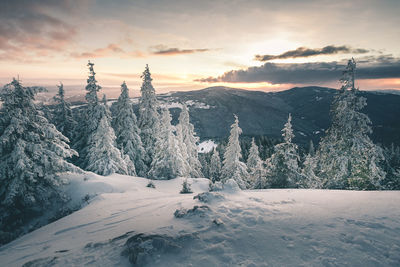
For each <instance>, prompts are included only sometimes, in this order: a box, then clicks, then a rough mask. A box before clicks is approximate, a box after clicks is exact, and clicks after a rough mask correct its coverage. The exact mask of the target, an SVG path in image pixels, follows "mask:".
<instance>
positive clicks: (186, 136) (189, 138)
mask: <svg viewBox="0 0 400 267" xmlns="http://www.w3.org/2000/svg"><path fill="white" fill-rule="evenodd" d="M176 132H177V138H178V141H179V145H180V148H181V154H182V156H183V158H184V160H185V162H186V170H185V176H189V177H193V178H199V177H202V176H203V174H202V173H201V163H200V161H199V157H198V153H197V142H198V141H199V138H198V137H197V136H196V133H195V131H194V126H193V124H191V123H190V121H189V111H188V109H187V107H186V105H185V104H183V107H182V111H181V113H180V115H179V123H178V125H177V126H176Z"/></svg>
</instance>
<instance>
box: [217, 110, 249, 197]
mask: <svg viewBox="0 0 400 267" xmlns="http://www.w3.org/2000/svg"><path fill="white" fill-rule="evenodd" d="M241 133H242V129H240V127H239V119H238V117H237V116H236V115H235V122H234V123H233V124H232V125H231V131H230V136H229V141H228V145H227V147H226V150H225V153H224V161H223V167H222V170H221V181H222V182H223V183H225V182H226V181H227V180H229V179H233V180H235V182H236V183H237V184H238V186H239V187H240V188H241V189H246V188H247V186H248V180H249V173H248V172H247V166H246V164H244V163H243V162H241V161H240V159H241V158H242V151H241V148H240V143H239V136H240V134H241Z"/></svg>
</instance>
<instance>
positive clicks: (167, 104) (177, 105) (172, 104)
mask: <svg viewBox="0 0 400 267" xmlns="http://www.w3.org/2000/svg"><path fill="white" fill-rule="evenodd" d="M160 107H161V108H168V109H170V108H179V109H182V104H181V103H178V102H165V103H161V104H160Z"/></svg>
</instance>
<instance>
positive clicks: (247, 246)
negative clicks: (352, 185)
mask: <svg viewBox="0 0 400 267" xmlns="http://www.w3.org/2000/svg"><path fill="white" fill-rule="evenodd" d="M64 179H68V180H69V181H70V182H69V184H68V185H66V186H65V190H66V191H67V192H68V193H70V194H72V196H73V199H74V201H80V200H81V199H82V198H83V197H84V196H86V195H89V196H92V197H91V199H90V200H89V201H88V204H87V205H86V206H85V207H83V208H82V209H81V210H79V211H77V212H75V213H73V214H71V215H69V216H67V217H64V218H62V219H60V220H58V221H56V222H54V223H51V224H49V225H47V226H44V227H42V228H40V229H38V230H36V231H34V232H32V233H29V234H27V235H25V236H22V237H21V238H19V239H17V240H15V241H13V242H11V243H9V244H7V245H5V246H3V247H1V248H0V263H1V264H0V265H1V266H21V265H23V264H25V263H28V262H29V263H30V265H27V266H51V265H57V266H129V265H130V262H129V260H128V258H129V257H130V259H131V261H136V263H137V264H138V265H147V266H344V265H347V266H399V264H400V205H399V203H400V192H399V191H391V192H390V191H385V192H360V191H328V190H300V189H299V190H286V189H281V190H257V191H236V190H235V188H234V187H230V188H228V189H225V190H224V191H221V192H213V193H205V194H202V195H200V197H199V198H200V199H201V201H200V200H199V199H198V198H196V199H193V197H194V196H196V195H198V194H199V193H201V192H205V191H208V180H206V179H188V181H189V183H190V184H191V185H192V189H193V191H194V193H193V194H179V191H180V189H181V184H182V182H183V179H182V178H177V179H174V180H169V181H154V184H155V186H156V188H155V189H153V188H148V187H146V185H147V183H148V180H147V179H143V178H137V177H129V176H123V175H112V176H108V177H102V176H97V175H95V174H90V173H88V174H83V175H76V174H75V175H67V176H65V177H64ZM95 195H97V196H96V197H93V196H95ZM195 206H198V207H197V208H194V207H195ZM176 210H178V212H176ZM174 213H175V214H176V216H174ZM140 234H142V235H140Z"/></svg>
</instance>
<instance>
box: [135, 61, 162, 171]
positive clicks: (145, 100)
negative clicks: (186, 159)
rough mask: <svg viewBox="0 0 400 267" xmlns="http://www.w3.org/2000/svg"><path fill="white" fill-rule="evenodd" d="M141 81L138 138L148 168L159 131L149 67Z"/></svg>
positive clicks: (156, 106)
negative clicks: (140, 140) (141, 144)
mask: <svg viewBox="0 0 400 267" xmlns="http://www.w3.org/2000/svg"><path fill="white" fill-rule="evenodd" d="M141 78H142V79H143V83H142V87H141V88H140V92H141V97H140V99H139V128H140V130H141V132H140V137H141V139H142V143H143V147H144V149H145V150H146V153H147V157H146V160H147V162H146V164H147V165H148V166H150V164H151V162H152V160H153V157H154V153H155V150H154V149H155V144H156V140H157V138H156V136H157V132H158V131H159V130H158V128H159V114H158V111H157V109H158V102H157V98H156V92H155V90H154V87H153V85H152V84H151V81H152V80H153V79H152V78H151V73H150V70H149V66H148V65H146V68H145V70H144V72H143V75H142V76H141Z"/></svg>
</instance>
